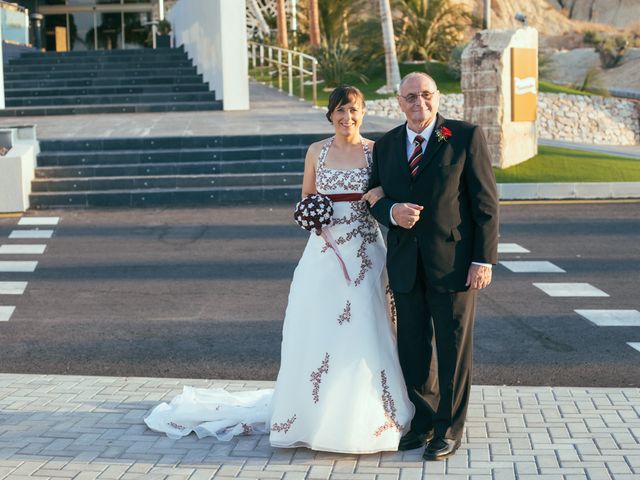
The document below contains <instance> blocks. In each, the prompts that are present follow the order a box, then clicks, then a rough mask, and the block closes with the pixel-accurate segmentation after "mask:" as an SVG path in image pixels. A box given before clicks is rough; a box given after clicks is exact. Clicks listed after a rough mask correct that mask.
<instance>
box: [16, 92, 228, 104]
mask: <svg viewBox="0 0 640 480" xmlns="http://www.w3.org/2000/svg"><path fill="white" fill-rule="evenodd" d="M215 99H216V96H215V94H214V93H210V92H204V93H200V92H195V93H194V92H191V93H190V92H186V93H145V94H140V95H130V94H120V95H78V96H67V97H34V98H8V99H7V100H6V106H7V107H14V108H18V107H32V106H33V107H37V106H49V105H50V106H55V107H62V106H66V105H113V104H116V105H122V104H153V103H174V102H177V103H182V102H213V101H215Z"/></svg>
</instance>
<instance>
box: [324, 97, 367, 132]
mask: <svg viewBox="0 0 640 480" xmlns="http://www.w3.org/2000/svg"><path fill="white" fill-rule="evenodd" d="M362 117H364V105H362V104H361V102H359V101H357V100H356V101H350V102H349V103H343V104H342V105H338V106H337V107H336V108H335V110H334V111H333V112H332V113H331V123H332V124H333V128H334V129H335V131H336V133H337V134H342V135H353V134H355V133H358V131H359V130H360V125H362Z"/></svg>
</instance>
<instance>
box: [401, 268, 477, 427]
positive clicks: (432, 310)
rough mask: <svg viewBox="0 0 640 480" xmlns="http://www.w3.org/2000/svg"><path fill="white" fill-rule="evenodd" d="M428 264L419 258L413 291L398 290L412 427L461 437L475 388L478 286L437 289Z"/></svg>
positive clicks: (402, 357)
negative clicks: (428, 273)
mask: <svg viewBox="0 0 640 480" xmlns="http://www.w3.org/2000/svg"><path fill="white" fill-rule="evenodd" d="M422 265H423V263H422V261H421V259H420V258H418V269H417V274H416V281H415V284H414V286H413V289H412V290H411V291H410V292H408V293H400V292H395V291H394V298H395V303H396V311H397V318H398V353H399V357H400V365H401V367H402V372H403V375H404V380H405V382H406V384H407V389H408V392H409V398H410V400H411V401H412V402H413V404H414V405H415V407H416V413H415V416H414V417H413V421H412V422H411V428H412V430H414V431H416V432H420V433H424V432H427V431H428V430H430V429H431V428H434V429H435V434H436V436H440V437H444V438H449V439H454V440H458V439H461V438H462V433H463V429H464V421H465V418H466V414H467V407H468V404H469V396H470V392H471V369H472V355H473V321H474V316H475V299H476V291H475V290H470V291H466V292H445V293H442V292H437V291H435V290H434V289H433V288H431V287H430V286H429V285H428V284H427V282H426V279H425V275H424V271H423V268H422Z"/></svg>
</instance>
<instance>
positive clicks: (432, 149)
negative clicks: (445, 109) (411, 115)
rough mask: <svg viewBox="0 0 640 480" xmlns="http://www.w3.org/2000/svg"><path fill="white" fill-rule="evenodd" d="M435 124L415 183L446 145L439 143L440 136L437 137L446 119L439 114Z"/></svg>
mask: <svg viewBox="0 0 640 480" xmlns="http://www.w3.org/2000/svg"><path fill="white" fill-rule="evenodd" d="M435 122H436V125H435V127H434V128H433V132H432V133H431V136H430V137H429V140H428V141H427V148H426V150H425V152H424V156H423V157H422V160H420V166H419V167H418V172H417V173H416V175H415V177H413V180H414V181H415V180H417V178H418V177H419V176H420V174H421V173H422V172H424V170H425V169H426V168H427V165H429V163H431V161H432V160H433V159H434V157H435V156H436V153H438V150H440V148H441V147H442V144H443V143H445V142H439V141H438V136H437V135H436V132H437V131H438V129H439V128H440V127H441V126H442V125H443V124H444V122H445V118H444V117H443V116H442V115H440V114H439V113H438V114H436V120H435Z"/></svg>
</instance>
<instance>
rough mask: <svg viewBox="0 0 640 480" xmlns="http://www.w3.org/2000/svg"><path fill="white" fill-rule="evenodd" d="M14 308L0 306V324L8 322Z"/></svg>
mask: <svg viewBox="0 0 640 480" xmlns="http://www.w3.org/2000/svg"><path fill="white" fill-rule="evenodd" d="M15 309H16V307H10V306H0V322H8V321H9V319H10V318H11V315H13V311H14V310H15Z"/></svg>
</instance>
